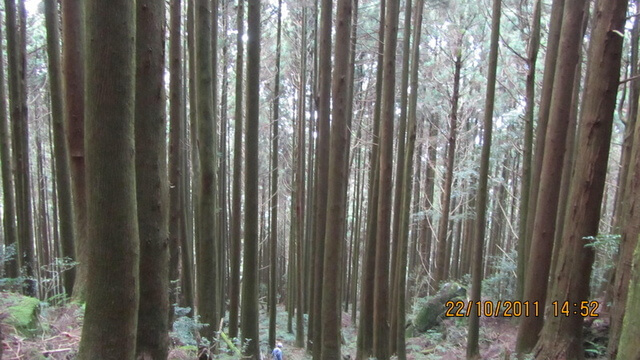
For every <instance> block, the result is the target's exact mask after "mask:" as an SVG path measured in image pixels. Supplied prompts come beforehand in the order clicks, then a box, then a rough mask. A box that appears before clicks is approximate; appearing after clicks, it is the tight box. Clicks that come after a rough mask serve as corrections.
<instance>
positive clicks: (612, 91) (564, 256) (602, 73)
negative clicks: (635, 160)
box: [536, 0, 627, 359]
mask: <svg viewBox="0 0 640 360" xmlns="http://www.w3.org/2000/svg"><path fill="white" fill-rule="evenodd" d="M570 8H571V6H570V4H569V3H567V9H570ZM626 9H627V0H617V1H613V2H611V1H602V0H601V1H598V3H597V4H596V12H595V25H594V30H593V31H592V33H591V40H590V46H589V57H588V64H587V78H586V82H585V95H584V102H583V103H584V109H583V112H582V116H581V119H580V131H579V139H578V142H577V144H578V147H577V149H576V160H575V161H576V162H575V166H574V168H573V177H572V180H571V187H570V192H569V200H568V206H567V213H566V214H565V227H564V231H563V236H562V238H563V242H562V245H561V248H560V253H559V258H558V267H557V271H556V273H555V274H554V277H553V280H554V281H553V284H554V287H553V290H552V292H551V297H550V298H552V299H554V300H557V301H559V302H563V301H568V302H569V303H580V302H581V301H586V300H588V299H589V280H590V275H591V267H592V264H593V259H594V249H593V247H587V246H585V240H586V241H588V239H589V237H595V236H596V235H597V233H598V222H599V219H600V210H601V204H602V197H603V191H604V184H605V178H606V172H607V160H608V156H609V147H610V142H611V130H612V126H613V114H614V110H615V104H616V100H615V98H616V91H617V88H618V81H619V77H620V61H621V55H622V41H623V39H622V37H621V36H620V35H619V34H618V32H622V31H623V30H624V24H625V13H626ZM565 21H566V19H565ZM563 34H564V29H563ZM582 328H583V318H582V317H581V316H579V315H573V316H568V317H565V316H562V317H552V318H550V319H548V320H547V321H546V323H545V326H544V328H543V330H542V334H541V338H540V341H539V343H538V345H537V347H536V356H538V357H539V358H548V359H560V358H562V359H564V358H567V359H582V358H583V357H584V355H583V353H584V349H583V338H582Z"/></svg>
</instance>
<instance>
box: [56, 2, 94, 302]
mask: <svg viewBox="0 0 640 360" xmlns="http://www.w3.org/2000/svg"><path fill="white" fill-rule="evenodd" d="M61 4H62V38H63V39H64V41H63V42H62V74H63V87H62V88H63V91H64V104H65V105H64V112H65V114H64V116H65V123H66V126H67V141H68V145H69V156H70V162H69V163H70V166H71V192H72V195H73V196H72V199H73V213H74V221H73V223H74V235H75V240H76V243H75V247H76V256H77V259H78V265H77V267H76V280H75V284H74V286H73V298H74V299H75V300H78V301H80V302H82V301H84V300H85V297H86V286H87V277H88V276H89V274H88V272H87V269H88V266H89V262H88V257H89V253H88V244H87V242H88V240H87V189H86V176H85V151H84V136H85V135H84V116H85V113H84V111H85V106H84V102H85V98H84V96H85V82H84V81H85V79H84V78H85V75H84V73H85V67H84V59H85V56H84V54H85V15H84V8H85V6H84V5H83V3H82V2H80V1H76V0H62V1H61Z"/></svg>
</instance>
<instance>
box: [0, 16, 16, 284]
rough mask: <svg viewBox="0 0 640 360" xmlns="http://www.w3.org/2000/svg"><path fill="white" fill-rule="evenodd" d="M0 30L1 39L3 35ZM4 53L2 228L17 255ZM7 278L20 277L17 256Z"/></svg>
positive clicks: (0, 73)
mask: <svg viewBox="0 0 640 360" xmlns="http://www.w3.org/2000/svg"><path fill="white" fill-rule="evenodd" d="M1 31H2V30H1V28H0V37H1V36H2V34H1ZM4 71H5V70H4V53H1V54H0V142H1V144H0V162H2V206H3V207H2V210H3V217H2V226H3V231H4V234H3V235H4V245H5V247H7V246H14V249H13V250H14V251H16V254H17V250H18V249H17V246H18V244H17V243H16V241H17V234H16V219H15V218H16V208H15V196H14V187H13V185H14V182H13V174H12V163H13V161H12V159H11V151H10V136H11V133H10V132H9V119H8V118H7V102H6V91H5V87H4V84H5V83H4V81H5V77H4ZM5 271H6V273H5V276H6V277H8V278H17V277H18V271H19V266H18V260H17V259H16V256H14V257H13V259H11V260H9V261H6V262H5Z"/></svg>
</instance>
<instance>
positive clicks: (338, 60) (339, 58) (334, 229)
mask: <svg viewBox="0 0 640 360" xmlns="http://www.w3.org/2000/svg"><path fill="white" fill-rule="evenodd" d="M351 6H352V4H351V0H338V4H337V18H336V20H337V22H336V42H335V64H334V74H333V75H334V76H333V89H332V90H333V91H332V97H333V113H332V121H331V149H330V155H329V174H328V175H329V176H328V190H329V193H328V196H327V215H326V232H325V238H324V243H325V245H324V250H325V251H324V271H323V276H322V282H323V283H322V316H321V318H320V320H321V321H322V345H321V346H322V357H321V359H327V360H332V359H340V358H341V352H340V345H341V336H340V335H341V329H342V310H341V306H340V299H341V291H342V286H341V281H340V279H341V277H342V265H343V261H342V258H343V240H342V239H344V237H345V236H344V226H345V217H346V213H347V211H346V208H347V204H346V192H345V191H344V189H345V186H346V183H347V182H348V176H347V171H346V170H347V164H348V157H347V148H348V147H349V127H348V123H347V122H348V116H349V115H348V113H347V110H348V107H349V105H348V102H349V96H348V91H349V68H350V61H349V60H350V55H349V52H350V50H351V46H350V41H351V11H352V7H351Z"/></svg>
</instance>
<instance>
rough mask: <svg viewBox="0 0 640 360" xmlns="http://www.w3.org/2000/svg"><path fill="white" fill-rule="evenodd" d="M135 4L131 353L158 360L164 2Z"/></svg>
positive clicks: (162, 301)
mask: <svg viewBox="0 0 640 360" xmlns="http://www.w3.org/2000/svg"><path fill="white" fill-rule="evenodd" d="M136 6H137V9H136V10H137V12H136V17H137V29H136V92H135V99H136V102H135V117H136V123H135V142H136V156H135V159H136V192H137V203H138V229H139V231H140V233H139V237H140V275H139V277H140V306H139V310H138V335H137V341H138V342H137V344H136V356H138V357H141V358H147V357H150V358H153V359H164V358H166V357H167V355H168V352H169V334H168V330H169V326H168V323H169V319H168V316H169V244H168V236H169V234H168V232H169V228H168V220H169V219H168V211H167V210H168V209H167V205H168V200H169V199H168V183H167V159H166V138H167V134H166V113H165V112H166V110H165V102H166V101H165V93H164V81H163V79H164V39H165V17H166V16H165V3H164V1H162V0H139V1H137V3H136Z"/></svg>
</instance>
